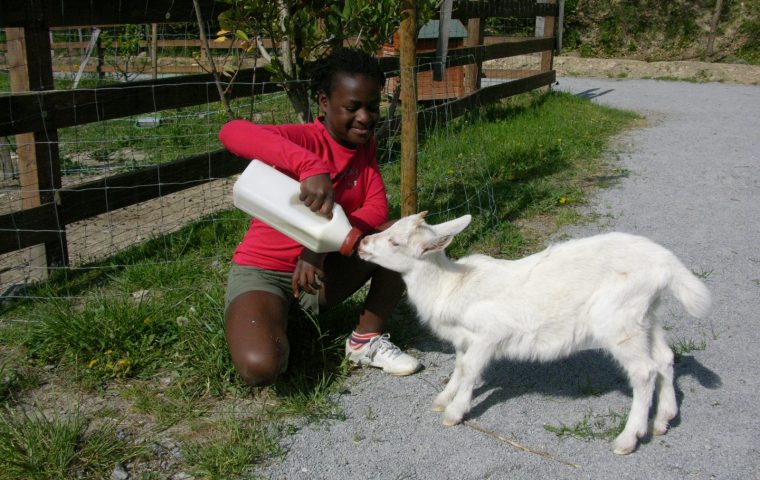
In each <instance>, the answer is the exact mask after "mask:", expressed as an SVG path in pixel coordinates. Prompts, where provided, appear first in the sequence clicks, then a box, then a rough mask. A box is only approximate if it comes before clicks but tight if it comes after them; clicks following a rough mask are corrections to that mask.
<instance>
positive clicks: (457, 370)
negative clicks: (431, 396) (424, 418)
mask: <svg viewBox="0 0 760 480" xmlns="http://www.w3.org/2000/svg"><path fill="white" fill-rule="evenodd" d="M463 355H464V352H463V351H460V350H457V352H456V358H455V360H454V372H453V373H452V374H451V378H449V383H447V384H446V387H445V388H444V389H443V391H442V392H441V393H439V394H438V396H437V397H435V400H433V407H432V408H433V411H434V412H442V411H444V410H445V409H446V406H448V404H449V403H451V399H452V398H454V394H455V393H457V390H459V384H460V383H461V379H462V356H463Z"/></svg>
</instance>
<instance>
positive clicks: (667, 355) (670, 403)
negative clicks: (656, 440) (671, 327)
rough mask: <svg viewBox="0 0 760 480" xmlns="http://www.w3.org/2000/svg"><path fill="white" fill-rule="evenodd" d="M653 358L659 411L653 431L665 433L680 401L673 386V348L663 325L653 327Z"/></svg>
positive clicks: (658, 433) (660, 433) (656, 433)
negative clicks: (655, 368)
mask: <svg viewBox="0 0 760 480" xmlns="http://www.w3.org/2000/svg"><path fill="white" fill-rule="evenodd" d="M652 358H653V359H654V361H655V362H656V363H657V374H658V375H657V413H656V414H655V416H654V425H653V428H652V433H654V434H655V435H664V434H665V432H667V431H668V424H669V423H670V421H671V420H673V419H674V418H675V416H676V415H678V402H676V391H675V387H674V386H673V350H671V349H670V347H669V346H668V342H667V340H666V338H665V332H664V331H663V329H662V327H660V326H659V325H655V327H654V328H653V329H652Z"/></svg>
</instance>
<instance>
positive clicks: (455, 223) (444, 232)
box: [431, 215, 472, 242]
mask: <svg viewBox="0 0 760 480" xmlns="http://www.w3.org/2000/svg"><path fill="white" fill-rule="evenodd" d="M470 221H472V215H464V216H461V217H459V218H455V219H454V220H449V221H448V222H444V223H439V224H438V225H432V226H431V228H432V229H433V231H434V232H435V233H436V234H437V235H438V236H439V237H444V236H449V237H453V236H454V235H456V234H457V233H459V232H461V231H462V230H464V229H465V228H467V225H469V224H470ZM449 242H451V239H449Z"/></svg>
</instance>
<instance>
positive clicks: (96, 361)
mask: <svg viewBox="0 0 760 480" xmlns="http://www.w3.org/2000/svg"><path fill="white" fill-rule="evenodd" d="M97 364H98V359H97V358H93V359H92V360H90V363H88V364H87V368H92V367H94V366H95V365H97Z"/></svg>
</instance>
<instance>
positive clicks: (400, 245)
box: [358, 212, 472, 273]
mask: <svg viewBox="0 0 760 480" xmlns="http://www.w3.org/2000/svg"><path fill="white" fill-rule="evenodd" d="M426 213H427V212H422V213H418V214H415V215H409V216H408V217H404V218H402V219H400V220H398V221H397V222H396V223H394V224H393V225H391V226H390V227H389V228H388V229H386V230H384V231H382V232H380V233H376V234H374V235H369V236H367V237H364V238H363V239H362V241H361V243H360V244H359V249H358V252H359V257H361V258H362V259H364V260H367V261H369V262H372V263H376V264H378V265H380V266H381V267H385V268H387V269H388V270H393V271H395V272H400V273H404V272H407V271H409V270H411V269H412V268H413V266H414V263H415V261H416V260H418V259H422V258H423V257H425V256H426V255H429V254H431V253H433V252H440V251H443V250H444V249H445V248H446V247H447V246H449V244H450V243H451V240H452V239H453V238H454V235H456V234H457V233H459V232H461V231H462V230H464V229H465V227H467V225H469V224H470V220H472V217H471V216H470V215H464V216H462V217H459V218H457V219H455V220H450V221H448V222H444V223H440V224H438V225H428V224H427V223H425V214H426Z"/></svg>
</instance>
